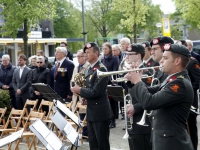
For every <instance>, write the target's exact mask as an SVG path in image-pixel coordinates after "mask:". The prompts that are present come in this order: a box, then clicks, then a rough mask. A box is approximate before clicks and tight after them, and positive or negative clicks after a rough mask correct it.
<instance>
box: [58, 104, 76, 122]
mask: <svg viewBox="0 0 200 150" xmlns="http://www.w3.org/2000/svg"><path fill="white" fill-rule="evenodd" d="M57 107H58V108H59V109H60V110H61V111H62V112H63V113H65V114H66V115H67V116H68V117H69V118H71V119H72V120H73V121H74V122H75V123H76V124H78V125H79V118H78V117H77V116H76V115H75V114H74V113H73V112H71V111H70V110H69V109H68V108H67V107H66V106H65V105H64V104H62V103H61V102H60V101H57Z"/></svg>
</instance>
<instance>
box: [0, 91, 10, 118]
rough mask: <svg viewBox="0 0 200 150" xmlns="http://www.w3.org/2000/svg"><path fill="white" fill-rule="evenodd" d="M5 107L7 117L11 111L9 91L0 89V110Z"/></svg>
mask: <svg viewBox="0 0 200 150" xmlns="http://www.w3.org/2000/svg"><path fill="white" fill-rule="evenodd" d="M5 107H7V111H6V115H5V116H8V115H9V113H10V110H11V108H10V95H9V91H8V90H2V89H0V108H5Z"/></svg>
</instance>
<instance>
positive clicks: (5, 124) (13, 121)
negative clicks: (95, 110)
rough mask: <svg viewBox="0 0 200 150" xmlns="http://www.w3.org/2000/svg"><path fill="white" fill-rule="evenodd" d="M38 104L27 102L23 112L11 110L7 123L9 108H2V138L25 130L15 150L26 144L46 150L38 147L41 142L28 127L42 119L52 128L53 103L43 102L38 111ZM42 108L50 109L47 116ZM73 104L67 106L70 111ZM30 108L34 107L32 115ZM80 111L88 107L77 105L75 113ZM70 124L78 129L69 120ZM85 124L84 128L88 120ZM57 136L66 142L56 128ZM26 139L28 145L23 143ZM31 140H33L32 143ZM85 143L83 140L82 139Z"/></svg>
mask: <svg viewBox="0 0 200 150" xmlns="http://www.w3.org/2000/svg"><path fill="white" fill-rule="evenodd" d="M37 102H38V100H34V101H33V100H27V101H26V104H25V105H24V109H23V110H15V109H14V108H13V109H12V110H11V112H10V115H9V117H8V119H7V121H5V117H4V115H5V113H6V110H7V108H1V109H0V114H1V118H0V124H1V125H0V132H1V136H0V138H2V137H3V136H5V135H8V134H10V133H12V132H16V131H18V130H19V129H21V128H24V133H23V136H22V138H21V139H20V140H18V141H17V142H16V145H15V150H18V149H19V144H26V145H27V146H28V149H30V150H31V147H32V146H34V149H35V150H36V149H37V148H39V149H45V148H42V147H39V146H37V144H38V143H39V140H38V141H37V142H36V141H35V138H36V137H35V135H34V134H33V133H32V132H30V131H28V130H29V129H28V127H29V125H30V123H31V122H33V121H35V120H36V119H38V118H41V119H42V120H43V121H44V122H45V123H47V124H48V125H49V128H52V126H53V123H52V121H51V116H52V115H53V102H49V101H45V100H42V101H41V104H40V106H39V108H38V110H36V106H37ZM42 106H48V107H49V112H48V113H47V114H46V112H44V111H43V110H42ZM71 106H72V103H69V104H66V107H68V108H69V109H71ZM28 107H32V108H31V111H30V113H28ZM79 109H86V106H83V105H81V104H80V103H77V105H76V107H75V109H74V112H76V111H78V110H79ZM66 119H68V121H69V122H71V123H72V125H73V126H74V127H76V125H75V124H74V123H73V122H72V121H71V120H70V119H69V118H66ZM83 124H84V126H87V123H86V118H85V119H84V120H83ZM54 130H55V132H56V135H57V136H58V137H59V138H62V141H64V140H66V138H65V136H63V135H62V133H61V132H59V131H58V129H57V128H56V126H55V128H54ZM79 132H82V131H81V129H80V130H79ZM24 138H26V139H25V140H26V143H22V140H23V139H24ZM30 138H31V139H32V140H31V142H30ZM86 138H87V137H86ZM82 142H83V139H82ZM11 147H12V144H9V146H8V148H7V149H9V150H10V149H11Z"/></svg>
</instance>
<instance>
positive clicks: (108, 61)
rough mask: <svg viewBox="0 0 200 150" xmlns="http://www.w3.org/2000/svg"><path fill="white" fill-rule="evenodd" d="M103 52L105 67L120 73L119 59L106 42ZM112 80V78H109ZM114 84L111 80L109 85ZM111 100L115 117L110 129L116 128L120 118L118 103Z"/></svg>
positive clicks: (110, 98)
mask: <svg viewBox="0 0 200 150" xmlns="http://www.w3.org/2000/svg"><path fill="white" fill-rule="evenodd" d="M102 51H103V59H102V60H101V62H102V63H103V64H104V66H105V67H106V68H107V70H108V71H118V67H119V58H118V57H116V56H113V54H112V47H111V44H110V43H108V42H106V43H104V44H103V45H102ZM109 78H110V77H109ZM111 84H113V83H112V82H111V78H110V80H109V81H108V85H111ZM108 98H109V100H110V105H111V108H112V112H113V117H112V119H111V122H110V128H115V126H116V123H115V118H118V110H117V109H118V107H117V105H118V102H117V101H115V100H114V99H113V98H112V97H108Z"/></svg>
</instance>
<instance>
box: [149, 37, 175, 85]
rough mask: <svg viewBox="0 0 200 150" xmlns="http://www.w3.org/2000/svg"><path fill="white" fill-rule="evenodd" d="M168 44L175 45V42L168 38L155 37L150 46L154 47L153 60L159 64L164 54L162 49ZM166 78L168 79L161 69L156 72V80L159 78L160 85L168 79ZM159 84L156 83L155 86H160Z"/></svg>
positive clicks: (152, 51)
mask: <svg viewBox="0 0 200 150" xmlns="http://www.w3.org/2000/svg"><path fill="white" fill-rule="evenodd" d="M168 43H171V44H174V41H173V40H172V39H171V38H170V37H168V36H159V37H155V38H153V39H152V40H151V42H150V46H151V47H152V50H151V54H152V56H153V60H154V61H156V62H158V63H159V64H160V60H161V59H162V55H163V52H164V51H163V50H162V48H161V47H162V46H163V45H164V44H168ZM166 77H167V74H166V73H163V72H162V71H161V70H160V69H158V70H156V73H155V75H154V78H157V79H158V80H159V83H162V82H163V81H164V80H165V79H166ZM159 83H155V84H159Z"/></svg>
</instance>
